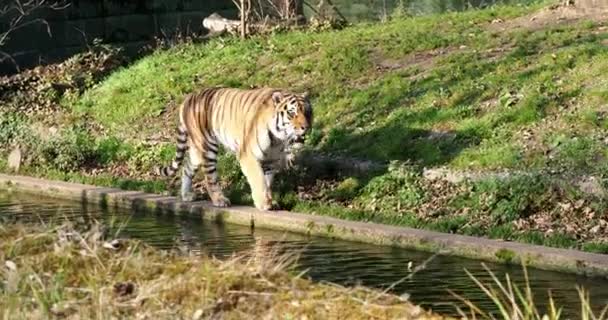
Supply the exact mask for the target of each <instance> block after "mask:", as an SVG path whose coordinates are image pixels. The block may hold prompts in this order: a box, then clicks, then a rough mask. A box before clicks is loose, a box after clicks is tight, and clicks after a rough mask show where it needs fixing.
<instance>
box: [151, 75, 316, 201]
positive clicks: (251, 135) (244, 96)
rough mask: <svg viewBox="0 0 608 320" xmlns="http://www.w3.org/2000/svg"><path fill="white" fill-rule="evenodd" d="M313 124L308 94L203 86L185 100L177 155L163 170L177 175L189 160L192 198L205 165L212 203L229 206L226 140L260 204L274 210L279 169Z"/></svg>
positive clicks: (184, 182)
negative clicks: (221, 156) (222, 172)
mask: <svg viewBox="0 0 608 320" xmlns="http://www.w3.org/2000/svg"><path fill="white" fill-rule="evenodd" d="M311 125H312V106H311V104H310V101H309V99H308V97H307V95H306V94H295V93H292V92H289V91H286V90H281V89H272V88H260V89H250V90H243V89H234V88H224V87H216V88H207V89H203V90H201V91H199V92H197V93H192V94H189V95H188V96H186V98H185V100H184V102H183V103H182V104H181V106H180V109H179V125H178V136H177V151H176V154H175V159H174V160H173V162H172V163H171V165H170V166H168V167H165V168H163V169H161V170H160V174H161V175H163V176H173V175H175V173H176V172H177V171H178V169H179V167H180V166H181V165H182V162H183V170H182V179H181V190H180V194H181V198H182V200H184V201H191V200H192V199H193V193H192V178H193V177H194V175H195V174H196V172H197V171H198V169H199V168H200V167H201V166H202V167H203V171H204V173H205V176H206V180H207V183H206V187H207V191H208V193H209V196H210V198H211V201H212V203H213V204H214V205H215V206H220V207H225V206H229V205H230V202H229V200H228V199H227V198H226V197H225V196H224V194H223V192H222V190H221V187H220V185H219V184H218V176H217V153H218V150H219V147H220V145H221V146H223V147H224V148H225V149H227V150H228V151H230V152H233V153H234V154H236V156H237V159H238V160H239V164H240V166H241V170H242V171H243V173H244V174H245V177H246V178H247V181H248V183H249V185H250V187H251V192H252V197H253V201H254V204H255V206H256V208H258V209H260V210H269V209H271V206H272V191H271V184H272V180H273V177H274V173H275V171H276V169H278V167H279V165H280V164H281V163H282V162H285V159H286V157H287V156H288V154H287V152H288V149H291V147H292V146H294V144H300V143H301V142H302V141H303V139H304V136H305V135H306V133H307V132H308V131H309V130H310V127H311Z"/></svg>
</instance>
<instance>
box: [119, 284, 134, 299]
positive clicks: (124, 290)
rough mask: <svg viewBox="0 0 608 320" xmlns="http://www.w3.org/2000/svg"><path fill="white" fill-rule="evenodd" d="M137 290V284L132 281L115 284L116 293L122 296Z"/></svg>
mask: <svg viewBox="0 0 608 320" xmlns="http://www.w3.org/2000/svg"><path fill="white" fill-rule="evenodd" d="M134 291H135V285H134V284H133V283H131V282H119V283H117V284H115V285H114V293H115V294H116V295H118V296H120V297H124V296H127V295H130V294H132V293H133V292H134Z"/></svg>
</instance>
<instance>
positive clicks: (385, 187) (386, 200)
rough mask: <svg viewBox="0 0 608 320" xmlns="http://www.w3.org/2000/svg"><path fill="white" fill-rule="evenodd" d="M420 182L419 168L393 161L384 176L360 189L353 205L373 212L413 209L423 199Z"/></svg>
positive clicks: (374, 179)
mask: <svg viewBox="0 0 608 320" xmlns="http://www.w3.org/2000/svg"><path fill="white" fill-rule="evenodd" d="M420 180H421V173H420V170H419V168H417V167H415V166H412V165H409V164H407V163H405V164H404V163H401V162H397V161H393V162H391V164H390V166H389V168H388V172H387V173H386V174H384V175H381V176H378V177H374V178H373V179H371V180H370V181H369V182H368V183H367V185H366V186H365V187H363V188H362V189H361V193H360V196H358V197H357V198H356V199H355V203H356V204H357V205H358V206H360V207H362V208H365V209H371V210H373V211H376V210H379V211H393V210H400V209H403V208H411V207H414V206H416V205H418V204H420V203H421V202H422V201H423V199H424V198H425V192H424V188H423V187H422V184H421V181H420Z"/></svg>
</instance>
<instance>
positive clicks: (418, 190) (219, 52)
mask: <svg viewBox="0 0 608 320" xmlns="http://www.w3.org/2000/svg"><path fill="white" fill-rule="evenodd" d="M541 7H543V5H536V6H532V7H516V6H507V7H496V8H490V9H484V10H478V11H469V12H464V13H450V14H442V15H432V16H424V17H416V18H408V19H405V18H404V19H396V20H393V21H390V22H387V23H382V24H360V25H355V26H352V27H348V28H346V29H344V30H339V31H338V30H333V31H324V32H316V31H311V30H307V31H296V32H289V33H281V34H276V35H273V36H265V37H261V36H260V37H253V38H252V39H249V40H247V41H239V40H236V39H228V38H222V39H216V40H212V41H210V42H208V43H205V44H192V43H184V44H181V45H178V46H175V47H172V48H170V49H166V50H157V51H155V52H154V53H152V54H150V55H148V56H146V57H144V58H142V59H140V60H138V61H136V62H134V63H132V64H130V65H128V66H127V67H124V68H122V69H120V70H118V71H115V72H113V73H112V74H110V75H109V76H108V77H107V78H105V79H104V80H103V81H101V82H99V83H97V84H95V85H92V86H90V87H89V89H88V90H86V91H84V92H83V93H82V94H70V95H63V96H62V98H61V99H62V100H61V101H62V105H63V109H62V111H61V112H59V114H60V116H57V117H55V118H48V117H47V118H44V119H42V120H40V121H38V120H33V119H36V117H30V118H25V117H23V116H21V115H20V113H15V112H13V113H11V112H9V113H4V114H3V116H2V117H3V118H2V119H0V120H2V121H4V122H3V123H7V124H10V126H8V125H7V126H6V128H7V129H3V130H4V131H2V132H0V139H1V141H0V142H2V143H3V144H4V145H7V144H10V143H12V142H14V141H17V140H20V141H26V142H22V144H26V145H30V146H32V147H31V150H33V151H32V152H31V153H30V155H34V156H30V157H29V158H28V160H27V161H26V166H25V170H26V171H25V172H28V173H30V174H34V175H42V176H47V177H55V178H62V179H66V180H78V181H85V182H90V183H97V184H103V185H114V186H120V187H123V188H129V189H146V190H148V191H164V190H166V189H169V192H174V190H175V187H174V186H173V185H172V184H167V183H166V182H165V181H161V180H159V179H156V178H153V177H151V176H150V174H149V173H150V171H151V168H152V167H153V166H155V165H158V164H160V163H163V164H164V163H167V162H168V161H169V160H170V158H171V157H172V156H173V151H174V147H173V139H174V137H173V134H174V132H175V131H174V130H175V129H174V128H175V127H174V125H175V110H176V107H177V104H179V102H180V101H181V100H180V99H181V97H182V96H183V95H184V94H185V93H187V92H190V91H191V90H194V89H196V88H199V87H202V86H210V85H229V86H237V87H251V86H257V87H259V86H278V87H287V88H291V89H294V90H304V89H307V90H309V91H310V92H311V93H312V97H313V104H314V107H315V120H316V123H315V127H314V130H313V133H312V134H311V138H310V139H309V140H308V141H307V144H308V146H307V147H308V151H309V152H312V153H317V154H318V153H323V154H334V155H336V154H340V155H344V156H348V157H358V158H362V159H367V160H374V161H378V162H382V163H389V162H390V163H391V165H390V166H389V167H388V168H387V169H382V170H378V171H376V172H367V173H363V174H356V175H355V174H336V173H335V172H331V171H323V170H311V168H301V169H300V170H299V171H297V172H291V173H289V174H287V175H283V177H282V179H280V180H279V181H278V182H277V186H276V190H277V198H278V199H279V202H280V204H281V205H282V206H283V207H284V208H287V209H292V210H299V211H306V212H313V213H315V214H328V215H334V216H338V217H342V218H347V219H355V220H365V221H376V222H381V223H388V224H397V225H408V226H414V227H419V228H429V229H434V230H440V231H444V232H456V233H463V234H471V235H479V236H490V237H495V238H503V239H510V240H519V241H526V242H532V243H543V244H546V245H552V246H561V247H575V248H580V249H584V250H592V251H600V252H608V216H607V215H606V212H608V210H607V209H608V205H607V204H608V203H607V202H606V198H605V196H604V195H603V194H602V192H600V191H601V190H600V191H598V192H590V190H591V191H593V190H597V189H601V188H602V187H603V186H605V185H606V180H605V175H606V173H607V172H608V170H607V169H608V167H607V166H606V161H605V159H606V155H607V153H606V151H607V149H606V143H607V142H608V141H607V140H606V138H605V137H606V129H607V128H608V122H607V121H608V120H607V118H606V112H608V109H606V98H607V97H608V76H607V74H608V73H607V71H608V59H607V58H608V32H607V29H606V27H605V23H604V22H603V21H604V20H601V19H597V17H588V18H582V19H575V20H568V19H565V20H564V19H558V12H561V11H560V10H561V9H556V10H552V9H542V10H541V11H538V9H539V8H541ZM565 12H566V13H567V12H568V11H567V10H566V11H565ZM532 17H535V18H532ZM33 122H35V124H36V125H40V123H42V125H41V126H43V127H44V126H45V125H46V126H48V123H49V122H51V123H54V125H55V126H59V127H60V131H59V133H58V134H56V135H55V136H53V137H52V138H50V139H47V140H45V139H42V141H41V138H40V137H35V135H34V137H33V136H32V134H30V133H29V131H28V132H27V133H24V129H23V128H30V127H31V126H32V123H33ZM45 123H46V124H45ZM27 141H29V142H27ZM31 141H36V143H34V142H31ZM7 151H8V150H7ZM223 160H224V161H222V162H221V165H222V173H223V174H224V181H225V183H226V185H227V189H228V192H229V193H230V195H231V198H232V199H233V202H236V203H250V199H249V197H248V189H247V186H246V183H245V182H244V179H243V177H242V175H241V174H240V172H239V169H238V165H237V164H236V162H235V161H234V158H233V157H230V156H224V157H223ZM437 167H447V168H449V169H451V170H469V171H472V172H475V173H479V172H486V171H495V170H510V171H512V172H515V173H513V174H511V175H510V176H509V178H507V179H506V180H498V179H496V178H492V177H489V178H482V179H481V180H475V181H464V182H458V183H454V182H446V181H432V180H429V179H426V178H424V176H423V171H422V169H423V168H437ZM590 176H591V177H592V178H589V177H590ZM585 179H587V180H585ZM589 179H590V180H589ZM589 181H591V182H592V183H591V182H589Z"/></svg>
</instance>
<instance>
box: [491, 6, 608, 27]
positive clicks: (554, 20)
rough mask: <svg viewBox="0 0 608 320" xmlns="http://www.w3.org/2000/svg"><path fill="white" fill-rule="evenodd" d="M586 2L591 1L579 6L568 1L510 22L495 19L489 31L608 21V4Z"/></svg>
mask: <svg viewBox="0 0 608 320" xmlns="http://www.w3.org/2000/svg"><path fill="white" fill-rule="evenodd" d="M586 2H589V1H588V0H581V1H580V2H579V4H573V1H568V2H567V3H561V4H556V5H552V6H549V7H547V8H543V9H541V10H539V11H537V12H534V13H532V14H530V15H526V16H523V17H519V18H516V19H513V20H508V21H503V20H501V19H495V20H493V21H492V22H491V23H490V24H489V25H488V29H489V30H490V31H497V32H502V31H508V30H514V29H527V30H532V31H534V30H539V29H542V28H546V27H548V26H557V25H563V24H571V23H574V22H577V21H580V20H583V19H585V20H592V21H596V22H605V21H608V3H607V4H603V5H600V4H591V5H589V4H587V3H586ZM604 2H605V1H604Z"/></svg>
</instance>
